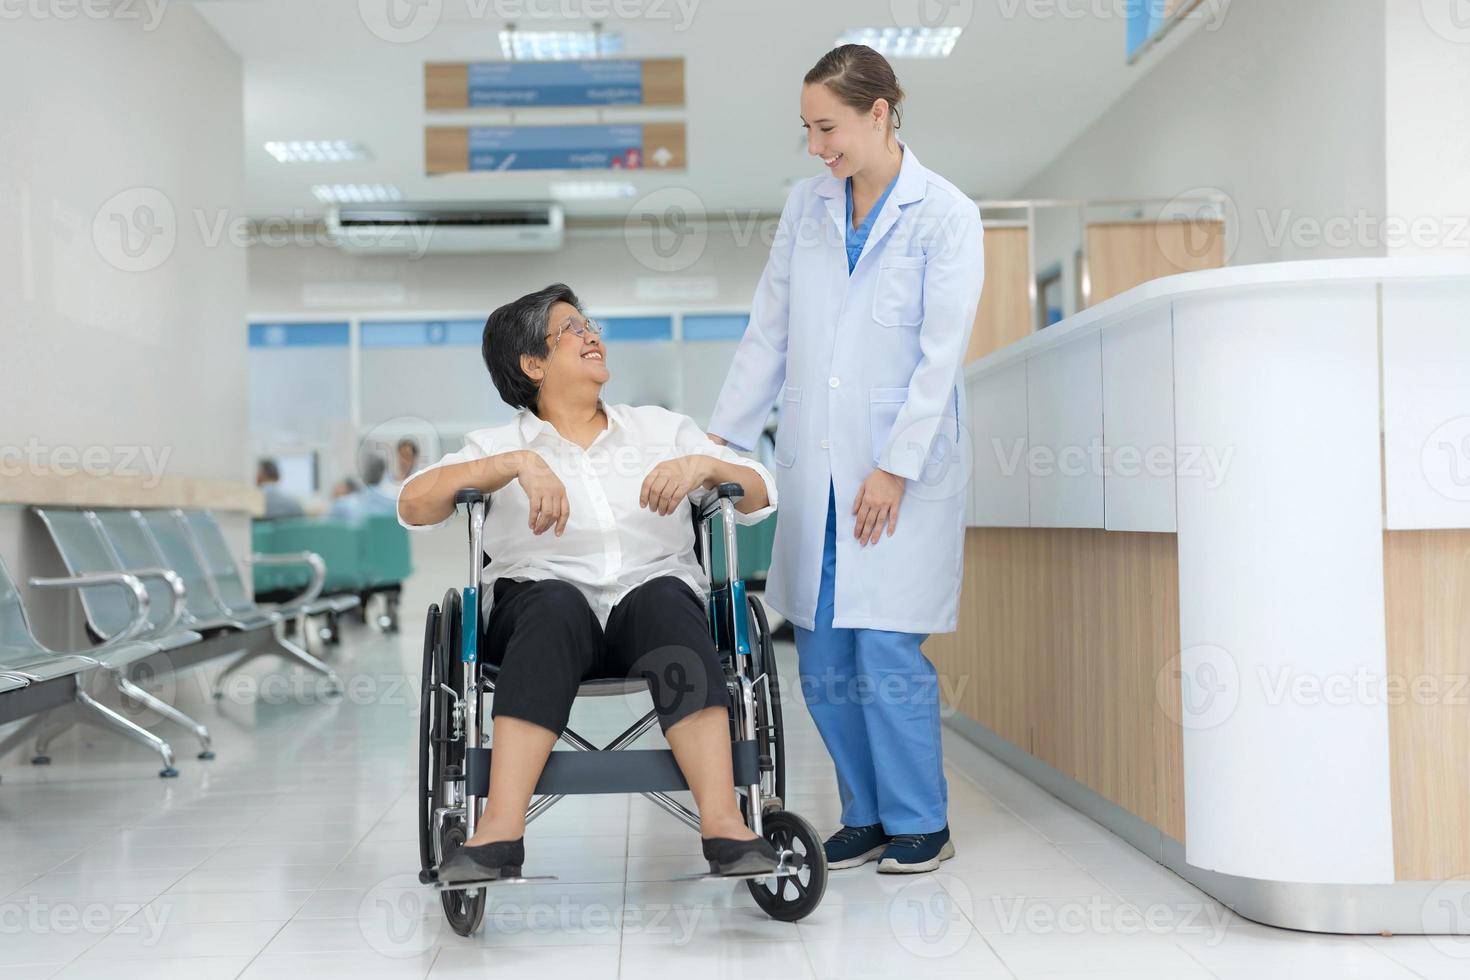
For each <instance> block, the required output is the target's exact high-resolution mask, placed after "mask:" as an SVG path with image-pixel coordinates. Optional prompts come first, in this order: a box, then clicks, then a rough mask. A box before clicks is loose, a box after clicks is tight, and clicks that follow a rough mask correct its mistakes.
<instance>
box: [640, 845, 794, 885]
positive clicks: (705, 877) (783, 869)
mask: <svg viewBox="0 0 1470 980" xmlns="http://www.w3.org/2000/svg"><path fill="white" fill-rule="evenodd" d="M799 871H801V859H800V858H799V857H798V856H797V855H795V854H792V853H791V852H790V851H786V852H784V853H783V855H782V861H781V863H780V864H778V865H777V866H776V869H775V870H774V871H750V872H746V873H743V874H729V875H717V874H712V873H711V872H708V871H706V872H705V873H704V874H697V875H679V876H677V877H674V878H670V879H669V880H670V881H740V880H756V881H758V880H760V879H762V878H786V877H790V876H791V875H794V874H796V873H797V872H799Z"/></svg>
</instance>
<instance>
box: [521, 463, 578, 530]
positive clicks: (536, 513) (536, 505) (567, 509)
mask: <svg viewBox="0 0 1470 980" xmlns="http://www.w3.org/2000/svg"><path fill="white" fill-rule="evenodd" d="M516 480H517V482H519V483H520V485H521V489H522V490H524V491H526V501H527V502H528V503H529V504H530V511H531V518H530V520H529V521H528V522H527V523H528V525H529V526H530V528H531V533H532V534H543V533H545V532H546V531H548V530H550V529H551V528H552V527H553V526H555V527H556V536H557V537H561V532H563V531H565V530H566V529H567V518H569V517H571V516H572V510H571V505H570V503H568V501H567V488H566V484H564V483H562V482H561V477H559V476H557V475H556V474H555V473H553V472H552V471H551V467H550V466H548V465H547V464H546V460H544V459H542V458H541V456H540V454H538V453H534V452H531V451H530V450H529V449H528V450H524V451H523V453H522V455H521V457H520V460H519V463H518V465H517V466H516Z"/></svg>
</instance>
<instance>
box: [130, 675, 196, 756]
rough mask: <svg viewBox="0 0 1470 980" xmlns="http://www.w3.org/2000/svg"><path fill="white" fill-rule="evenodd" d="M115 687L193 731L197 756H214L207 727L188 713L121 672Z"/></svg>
mask: <svg viewBox="0 0 1470 980" xmlns="http://www.w3.org/2000/svg"><path fill="white" fill-rule="evenodd" d="M117 689H118V691H119V692H121V693H122V695H123V696H124V697H127V698H130V699H132V700H133V701H136V702H137V703H139V704H141V705H143V707H145V708H150V709H152V710H153V711H156V712H158V713H159V714H160V715H162V716H163V717H165V718H167V719H168V720H169V721H171V722H173V723H174V724H176V725H183V726H184V727H185V728H187V729H189V730H190V731H191V732H193V733H194V737H195V738H197V739H199V756H198V757H199V758H201V759H213V758H214V748H213V745H212V744H211V742H210V739H209V729H208V728H206V727H204V726H203V725H202V724H200V723H199V722H197V721H195V720H194V719H193V718H190V717H189V716H188V715H186V714H184V713H183V712H182V711H180V710H179V709H178V708H176V707H174V706H173V705H171V704H169V703H168V702H167V701H165V700H163V699H162V698H160V697H157V696H156V695H153V694H151V693H149V692H148V691H145V690H144V689H143V688H141V687H139V686H138V685H136V684H134V683H133V682H132V681H130V680H128V679H127V677H125V676H123V675H122V674H118V675H117Z"/></svg>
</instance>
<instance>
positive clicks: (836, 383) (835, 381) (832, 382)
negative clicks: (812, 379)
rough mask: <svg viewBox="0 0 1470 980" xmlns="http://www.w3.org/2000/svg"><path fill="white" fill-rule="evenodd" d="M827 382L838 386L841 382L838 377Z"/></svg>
mask: <svg viewBox="0 0 1470 980" xmlns="http://www.w3.org/2000/svg"><path fill="white" fill-rule="evenodd" d="M827 383H828V384H829V385H831V386H832V387H834V388H836V387H837V386H838V385H839V384H840V383H841V382H839V381H838V380H837V379H836V378H829V379H828V381H827Z"/></svg>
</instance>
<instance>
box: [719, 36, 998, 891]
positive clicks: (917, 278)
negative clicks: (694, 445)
mask: <svg viewBox="0 0 1470 980" xmlns="http://www.w3.org/2000/svg"><path fill="white" fill-rule="evenodd" d="M902 98H903V91H902V89H900V88H899V85H898V80H897V79H896V78H895V77H894V73H893V68H892V66H890V65H889V63H888V61H887V60H886V59H884V58H883V56H882V55H880V54H878V53H877V52H876V51H874V50H873V49H871V48H868V47H865V46H863V45H856V44H848V45H843V46H842V47H839V48H836V49H835V50H833V51H830V52H828V53H827V54H826V55H825V56H824V57H823V58H822V59H821V60H820V61H818V62H817V64H816V66H815V67H814V68H812V70H811V71H809V72H808V73H807V75H806V78H805V80H804V85H803V87H802V93H801V119H802V126H803V128H805V129H806V130H807V152H808V153H810V154H812V155H813V156H817V157H820V158H821V159H822V162H823V163H824V164H826V166H827V173H826V174H824V175H820V176H816V177H813V178H811V179H809V180H806V181H804V182H802V183H801V184H799V185H798V186H797V187H796V188H795V189H794V190H793V191H792V193H791V195H790V197H789V198H787V201H786V206H785V208H784V209H783V210H782V212H781V219H780V223H779V225H778V228H777V232H776V236H775V239H774V242H773V244H772V247H771V255H770V259H769V260H768V262H767V264H766V268H765V272H764V273H763V274H762V275H761V279H760V283H759V285H758V286H757V287H756V293H755V297H754V299H753V301H752V303H751V314H750V323H749V325H748V326H747V328H746V331H745V335H744V337H743V338H742V340H741V342H740V345H739V348H738V350H737V351H736V354H735V360H734V363H733V365H732V366H731V369H730V373H729V376H728V377H727V378H726V380H725V383H724V386H723V388H722V390H721V392H720V397H719V401H718V403H717V405H716V407H715V411H714V415H713V418H712V419H711V422H710V426H709V431H710V433H711V438H712V439H715V440H716V441H717V442H726V443H728V444H730V445H732V446H735V447H737V448H741V449H748V448H750V447H753V446H754V445H755V444H756V440H757V439H758V438H759V436H760V434H761V430H762V428H763V427H764V425H765V422H766V418H767V416H768V414H769V412H770V409H771V406H772V404H773V403H774V402H776V401H777V398H778V395H779V403H780V409H781V413H780V425H779V428H778V429H777V432H776V452H775V462H776V466H777V470H776V480H777V487H778V489H779V492H780V495H781V509H780V512H779V514H778V517H777V525H776V541H775V546H774V549H775V550H774V554H773V557H772V562H771V571H770V576H769V579H768V582H767V592H766V598H767V600H768V602H769V603H770V605H772V606H773V607H774V608H776V609H777V610H779V611H780V612H781V613H782V614H783V615H784V616H786V618H787V619H789V620H791V622H792V624H793V625H794V627H795V628H796V646H797V651H798V655H799V660H800V665H799V673H800V677H801V689H802V693H803V696H804V697H805V699H806V702H807V706H808V708H809V709H810V711H811V714H812V718H813V719H814V720H815V722H816V725H817V729H818V731H819V732H820V733H821V735H822V740H823V742H825V744H826V746H827V750H828V752H830V753H831V755H832V760H833V762H834V764H835V767H836V770H837V786H838V791H839V794H840V796H841V800H842V815H841V819H842V824H843V826H842V828H841V829H840V830H838V831H837V832H836V833H835V834H833V835H832V836H831V837H830V838H829V839H828V840H827V842H826V846H825V849H826V852H827V860H828V861H829V862H830V864H829V866H830V867H833V868H849V867H856V866H858V865H861V864H863V863H865V862H867V861H870V860H873V859H874V858H877V859H878V870H879V871H880V872H900V873H902V872H921V871H932V870H934V869H935V868H937V867H939V862H940V861H943V860H945V859H947V858H949V857H952V856H953V855H954V845H953V844H952V843H951V842H950V839H949V823H948V816H947V811H948V790H947V787H946V785H945V779H944V764H943V757H942V754H941V746H940V727H939V697H938V685H937V673H936V671H935V669H934V665H933V664H931V663H930V662H929V660H928V659H927V658H926V657H925V656H924V654H923V652H922V650H921V649H920V645H921V644H922V643H923V642H924V640H925V638H926V637H927V636H928V635H929V634H930V633H944V632H951V631H953V630H954V629H955V628H956V627H957V618H958V616H957V608H958V604H959V593H960V578H961V574H962V560H963V543H964V531H965V522H964V502H965V498H964V494H965V490H966V485H967V482H968V463H967V462H966V460H967V459H968V452H969V447H968V445H967V444H966V442H967V440H966V438H965V437H964V435H963V430H962V428H961V423H960V420H961V419H963V418H965V410H964V386H963V385H962V384H961V369H962V366H963V365H962V362H963V359H964V354H965V349H966V347H967V346H968V343H969V337H970V332H971V327H972V324H973V323H974V320H975V310H976V308H977V306H978V305H979V302H980V288H981V283H982V280H983V277H984V254H983V249H982V237H983V232H982V229H981V225H980V211H979V209H978V208H977V207H976V206H975V203H974V202H973V201H971V200H970V199H969V197H967V196H966V195H965V194H963V193H962V192H960V191H959V190H958V189H957V188H956V187H955V186H954V185H953V184H951V183H950V182H949V181H947V180H945V179H944V178H943V177H940V176H939V175H938V174H936V173H934V172H932V171H930V170H927V169H925V168H924V166H923V165H922V164H920V163H919V160H918V158H917V157H916V156H915V155H914V152H913V150H912V149H911V148H909V147H908V146H907V145H906V144H904V143H902V142H900V141H899V140H898V139H897V137H896V135H895V131H896V130H897V129H898V126H899V103H900V101H901V100H902Z"/></svg>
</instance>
